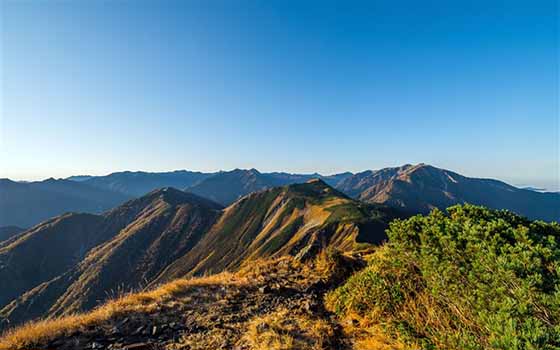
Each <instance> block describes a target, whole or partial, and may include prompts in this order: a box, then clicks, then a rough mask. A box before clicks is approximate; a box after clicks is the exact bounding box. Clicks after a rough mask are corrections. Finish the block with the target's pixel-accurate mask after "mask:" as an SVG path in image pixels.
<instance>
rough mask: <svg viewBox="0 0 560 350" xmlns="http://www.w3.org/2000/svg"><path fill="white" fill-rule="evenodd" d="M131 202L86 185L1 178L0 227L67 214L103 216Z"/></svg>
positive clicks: (73, 182)
mask: <svg viewBox="0 0 560 350" xmlns="http://www.w3.org/2000/svg"><path fill="white" fill-rule="evenodd" d="M128 199H130V197H129V196H126V195H123V194H120V193H116V192H112V191H108V190H103V189H98V188H95V187H92V186H89V185H87V184H85V183H79V182H75V181H69V180H61V179H59V180H55V179H48V180H44V181H37V182H28V183H20V182H15V181H11V180H8V179H0V226H9V225H13V226H20V227H31V226H34V225H36V224H38V223H40V222H41V221H44V220H47V219H49V218H52V217H54V216H57V215H61V214H64V213H66V212H87V213H101V212H103V211H105V210H107V209H110V208H113V207H115V206H117V205H119V204H122V203H123V202H125V201H126V200H128Z"/></svg>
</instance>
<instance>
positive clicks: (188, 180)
mask: <svg viewBox="0 0 560 350" xmlns="http://www.w3.org/2000/svg"><path fill="white" fill-rule="evenodd" d="M211 175H212V174H209V173H201V172H195V171H186V170H177V171H170V172H160V173H150V172H144V171H123V172H116V173H112V174H109V175H106V176H91V177H89V178H86V179H84V176H79V177H71V178H69V179H72V180H75V181H76V180H77V181H80V182H82V183H85V184H88V185H90V186H93V187H96V188H101V189H105V190H111V191H116V192H120V193H123V194H125V195H128V196H133V197H139V196H143V195H145V194H147V193H149V192H151V191H153V190H155V189H158V188H163V187H174V188H186V187H189V186H192V185H194V184H196V183H198V182H200V181H202V180H204V179H205V178H207V177H209V176H211Z"/></svg>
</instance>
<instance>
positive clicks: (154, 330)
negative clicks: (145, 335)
mask: <svg viewBox="0 0 560 350" xmlns="http://www.w3.org/2000/svg"><path fill="white" fill-rule="evenodd" d="M157 332H158V327H157V326H153V327H152V335H156V334H157Z"/></svg>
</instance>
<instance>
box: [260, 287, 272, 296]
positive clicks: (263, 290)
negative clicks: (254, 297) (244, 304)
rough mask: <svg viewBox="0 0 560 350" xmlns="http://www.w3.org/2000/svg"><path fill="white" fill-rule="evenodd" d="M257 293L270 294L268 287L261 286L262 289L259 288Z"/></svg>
mask: <svg viewBox="0 0 560 350" xmlns="http://www.w3.org/2000/svg"><path fill="white" fill-rule="evenodd" d="M259 292H260V293H262V294H265V293H270V287H269V286H262V287H260V288H259Z"/></svg>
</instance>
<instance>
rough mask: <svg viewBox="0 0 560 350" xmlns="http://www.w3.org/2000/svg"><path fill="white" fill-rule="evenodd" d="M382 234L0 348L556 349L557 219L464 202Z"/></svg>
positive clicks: (51, 328)
mask: <svg viewBox="0 0 560 350" xmlns="http://www.w3.org/2000/svg"><path fill="white" fill-rule="evenodd" d="M294 190H296V191H297V190H298V189H294ZM310 190H312V189H309V188H305V189H304V192H305V193H309V191H310ZM267 192H268V191H267ZM329 197H330V195H328V194H326V196H325V197H324V198H323V199H324V200H329ZM388 234H389V238H390V241H389V243H387V244H385V245H383V246H381V247H378V248H375V249H374V250H373V251H371V250H370V251H369V252H368V251H364V252H362V253H356V252H348V253H347V254H340V253H338V252H333V251H323V252H322V253H321V254H318V255H317V256H316V257H315V258H313V259H304V260H301V259H297V258H293V257H280V258H273V259H267V260H261V259H259V260H256V261H251V263H250V264H246V265H245V266H243V267H241V269H239V270H238V271H236V272H233V273H231V272H222V273H219V274H215V275H209V276H204V277H194V278H187V279H176V280H174V281H171V282H169V283H166V284H163V285H159V286H155V287H154V288H152V289H150V290H146V291H142V292H140V293H133V294H126V295H123V296H118V297H116V298H115V299H113V300H111V301H109V302H108V303H106V304H104V305H102V306H100V307H99V308H97V309H95V310H93V311H92V312H89V313H85V314H73V315H69V316H66V317H63V318H56V319H51V320H44V321H39V322H34V323H29V324H26V325H24V326H22V327H21V328H17V329H13V330H11V331H8V332H7V333H5V334H4V336H3V337H0V350H23V349H42V350H43V349H44V350H47V349H56V350H70V349H72V350H82V349H84V350H85V349H121V350H124V349H126V350H132V349H144V350H149V349H177V350H178V349H181V350H187V349H189V350H192V349H239V350H265V349H266V350H269V349H272V350H317V349H337V350H339V349H341V350H344V349H345V350H395V349H397V350H412V349H440V350H462V349H473V350H483V349H484V350H487V349H488V350H505V349H508V350H509V349H556V348H558V347H559V346H560V337H559V334H560V332H559V328H558V324H559V321H560V305H559V304H558V300H557V299H558V296H557V294H558V293H557V292H558V290H559V288H560V275H559V273H558V271H557V270H558V269H557V261H558V256H559V254H560V226H559V225H558V224H557V223H552V224H547V223H543V222H538V221H537V222H532V221H529V220H527V219H525V218H522V217H519V216H517V215H515V214H512V213H510V212H506V211H493V210H488V209H486V208H483V207H476V206H472V205H465V206H456V207H452V208H449V210H448V213H447V215H446V214H444V213H442V212H440V211H434V212H432V213H431V214H430V215H428V216H421V215H417V216H414V217H411V218H409V219H405V220H396V221H394V222H393V223H392V224H391V227H390V229H389V230H388Z"/></svg>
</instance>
